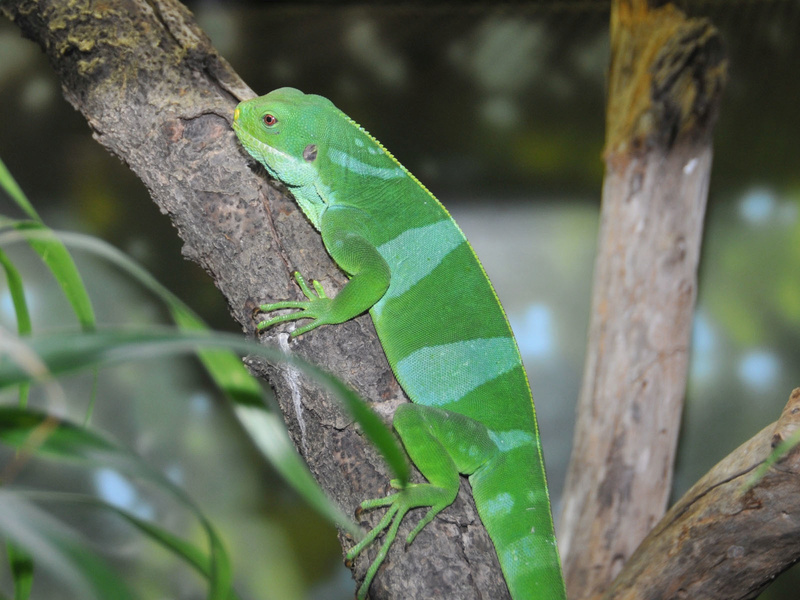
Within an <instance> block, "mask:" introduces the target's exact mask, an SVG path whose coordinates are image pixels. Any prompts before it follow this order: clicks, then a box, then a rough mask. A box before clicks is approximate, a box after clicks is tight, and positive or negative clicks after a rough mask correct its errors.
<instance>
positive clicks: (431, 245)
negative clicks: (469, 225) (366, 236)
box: [373, 219, 466, 316]
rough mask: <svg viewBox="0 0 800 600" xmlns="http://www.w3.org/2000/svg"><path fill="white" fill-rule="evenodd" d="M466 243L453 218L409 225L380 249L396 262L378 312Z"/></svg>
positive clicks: (388, 260) (385, 256)
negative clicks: (409, 227) (414, 225)
mask: <svg viewBox="0 0 800 600" xmlns="http://www.w3.org/2000/svg"><path fill="white" fill-rule="evenodd" d="M464 243H466V240H465V239H464V236H463V235H461V232H460V231H459V230H458V229H456V228H455V227H453V226H452V222H451V221H450V219H442V220H441V221H436V222H435V223H431V224H430V225H424V226H422V227H416V228H414V229H407V230H406V231H404V232H403V233H401V234H400V235H398V236H397V237H396V238H394V239H393V240H389V241H388V242H385V243H384V244H381V245H380V246H379V247H378V252H379V253H380V255H381V256H382V257H383V258H384V260H385V261H386V262H387V263H389V264H390V265H391V266H392V281H391V283H390V284H389V289H388V290H387V291H386V293H385V294H384V295H383V298H381V299H380V301H379V302H378V303H377V304H375V306H374V307H373V310H374V311H375V314H376V316H378V315H379V314H380V311H381V309H382V308H383V305H384V304H385V303H386V302H387V301H389V300H391V299H392V298H397V297H398V296H400V295H401V294H404V293H405V292H407V291H408V290H410V289H411V288H412V287H413V285H414V284H415V283H417V282H418V281H420V280H422V279H424V278H425V277H427V276H428V275H430V273H431V271H433V270H434V269H435V268H436V267H438V266H439V265H440V264H441V262H442V261H443V260H444V259H445V257H446V256H447V255H448V254H450V253H451V252H452V251H453V250H455V249H456V248H458V247H459V246H460V245H461V244H464Z"/></svg>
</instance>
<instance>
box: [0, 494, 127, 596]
mask: <svg viewBox="0 0 800 600" xmlns="http://www.w3.org/2000/svg"><path fill="white" fill-rule="evenodd" d="M0 533H2V535H3V536H4V537H5V538H6V539H8V540H11V541H12V543H13V544H14V545H16V546H19V547H21V548H24V549H25V552H27V553H28V554H30V555H33V556H36V558H37V561H38V562H39V563H40V564H43V565H47V566H48V568H49V569H50V570H51V571H52V572H54V573H55V574H56V575H57V576H58V577H59V578H60V579H62V580H63V581H64V582H65V583H66V584H67V585H68V586H69V587H70V588H71V589H72V590H73V591H74V593H75V597H77V598H85V599H87V600H89V599H92V600H106V599H108V598H114V599H115V600H116V599H119V600H133V596H132V595H131V593H130V591H129V590H128V587H127V585H126V584H125V582H124V581H123V580H122V579H120V578H119V576H117V575H116V574H115V573H114V572H113V571H112V570H111V569H109V567H108V566H107V565H106V564H105V562H103V561H102V560H100V559H99V558H97V556H95V555H94V554H93V553H92V552H89V551H88V550H87V549H86V544H85V543H84V542H83V540H81V539H80V537H79V536H78V535H77V534H76V533H75V532H74V531H73V530H72V529H70V528H68V527H67V526H66V525H64V524H63V523H61V522H60V521H57V520H56V519H54V518H53V517H52V516H50V515H49V514H47V513H46V512H44V511H42V510H41V509H39V508H38V507H36V506H35V505H33V504H32V503H30V502H28V501H26V500H25V499H23V498H21V497H20V496H19V495H18V494H16V493H14V492H10V491H7V490H4V489H0Z"/></svg>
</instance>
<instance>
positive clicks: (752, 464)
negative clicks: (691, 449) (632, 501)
mask: <svg viewBox="0 0 800 600" xmlns="http://www.w3.org/2000/svg"><path fill="white" fill-rule="evenodd" d="M798 430H800V388H796V389H795V390H794V391H793V392H792V394H791V397H790V398H789V402H788V404H787V405H786V407H785V408H784V409H783V413H782V414H781V416H780V418H779V419H778V421H777V422H776V423H773V424H772V425H768V426H767V427H765V428H764V429H763V430H761V432H759V433H758V434H756V435H755V436H754V437H753V438H751V439H750V440H748V441H747V442H745V443H744V444H742V445H741V446H740V447H739V448H737V449H736V450H735V451H734V452H732V453H731V454H730V455H729V456H727V457H725V459H723V460H722V461H721V462H720V463H719V464H717V465H716V466H715V467H714V468H713V469H711V470H710V471H709V472H708V473H707V474H706V475H705V476H703V478H702V479H700V481H698V482H697V483H696V484H694V485H693V486H692V488H691V489H690V490H689V491H688V492H686V494H685V495H684V496H683V498H681V499H680V500H679V501H678V502H676V503H675V506H673V507H672V508H671V509H670V510H669V512H668V513H667V514H666V516H665V517H664V518H663V519H662V520H661V522H660V523H659V524H658V525H657V526H656V527H655V529H653V531H652V532H651V533H650V534H649V535H648V536H647V538H646V539H645V540H644V542H642V544H641V546H639V548H638V549H637V550H636V552H635V553H634V554H633V556H631V558H630V560H628V562H627V563H626V564H625V568H624V570H623V571H622V573H620V576H619V577H617V579H616V580H615V581H614V584H613V585H612V586H611V588H610V589H609V590H608V591H607V592H606V593H605V594H603V595H602V599H603V600H642V599H650V598H676V599H683V598H686V599H689V598H691V599H692V600H749V599H751V598H755V597H756V596H758V595H759V594H760V593H761V592H762V591H763V590H764V588H766V587H767V586H768V585H769V584H770V583H772V580H773V579H774V577H775V576H777V575H778V574H779V573H781V572H783V571H784V570H786V569H788V568H789V567H791V566H792V565H793V564H795V563H796V562H797V561H798V560H800V544H798V542H797V540H798V539H800V503H798V502H797V498H798V497H800V446H795V448H794V449H793V450H792V451H790V452H789V453H788V454H787V455H785V456H784V457H783V458H782V459H780V460H779V461H778V462H777V463H776V464H774V465H772V466H771V467H770V468H769V470H768V471H767V472H766V473H765V474H764V475H763V477H761V478H758V477H756V478H755V479H754V477H753V476H754V475H756V470H757V469H758V467H760V466H761V465H762V463H764V461H766V460H767V458H768V457H769V455H770V454H771V453H772V451H773V449H775V448H776V447H778V445H779V444H781V443H782V442H784V441H787V440H789V439H790V438H791V437H792V435H793V434H795V433H796V432H797V431H798ZM597 597H598V598H599V597H600V596H597Z"/></svg>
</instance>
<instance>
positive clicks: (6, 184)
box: [0, 159, 42, 223]
mask: <svg viewBox="0 0 800 600" xmlns="http://www.w3.org/2000/svg"><path fill="white" fill-rule="evenodd" d="M0 187H2V188H3V189H4V190H5V191H6V192H7V193H8V195H9V196H11V198H12V200H14V202H16V204H17V206H19V207H20V208H21V209H22V210H23V211H24V212H25V214H26V215H28V218H30V219H33V220H34V221H39V222H40V223H41V222H42V219H41V218H40V217H39V214H38V213H37V212H36V209H35V208H33V205H32V204H31V203H30V201H29V200H28V198H27V197H26V196H25V193H24V192H23V191H22V188H20V187H19V185H18V184H17V181H16V180H15V179H14V176H13V175H11V172H10V171H9V170H8V167H6V164H5V163H4V162H3V160H2V159H0Z"/></svg>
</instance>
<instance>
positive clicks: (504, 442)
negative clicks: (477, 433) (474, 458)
mask: <svg viewBox="0 0 800 600" xmlns="http://www.w3.org/2000/svg"><path fill="white" fill-rule="evenodd" d="M489 437H490V438H492V441H493V442H494V443H495V444H496V445H497V447H498V448H499V449H500V450H502V451H503V452H505V451H507V450H513V449H514V448H519V447H520V446H524V445H525V444H530V443H532V442H533V441H534V438H533V434H532V433H531V432H530V431H524V430H522V429H512V430H511V431H489Z"/></svg>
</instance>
